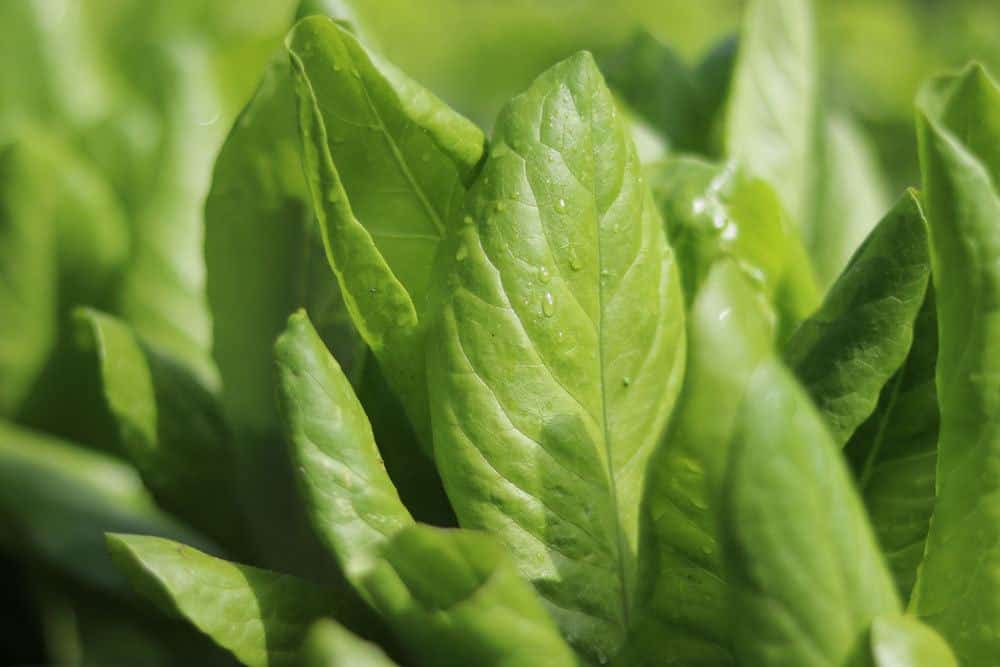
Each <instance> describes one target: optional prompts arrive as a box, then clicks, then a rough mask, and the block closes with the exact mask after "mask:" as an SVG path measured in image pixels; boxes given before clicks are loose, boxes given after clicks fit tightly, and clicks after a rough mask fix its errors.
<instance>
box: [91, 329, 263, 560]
mask: <svg viewBox="0 0 1000 667" xmlns="http://www.w3.org/2000/svg"><path fill="white" fill-rule="evenodd" d="M76 319H77V325H78V328H79V329H80V331H81V334H82V335H83V336H84V337H85V338H86V339H87V340H88V342H89V345H90V346H91V347H92V348H93V354H95V356H96V357H97V360H98V365H99V370H100V382H101V388H102V391H103V395H104V400H105V401H106V403H107V407H108V410H109V411H110V412H111V415H112V417H113V418H114V419H115V421H116V423H117V427H118V433H119V440H120V442H121V445H122V448H123V449H124V452H125V454H126V456H127V457H128V458H129V460H131V461H132V463H133V464H134V465H135V466H136V468H137V469H138V470H139V473H140V474H141V475H142V478H143V481H144V482H145V483H146V484H147V485H148V486H149V488H150V489H151V490H152V491H153V493H154V494H155V495H156V497H157V499H158V500H159V501H160V503H161V504H162V505H163V506H164V507H165V508H166V509H168V510H169V511H171V512H173V513H175V514H177V515H178V516H180V517H182V518H183V519H185V520H186V521H188V522H189V523H190V524H191V525H192V526H195V527H196V528H198V529H199V530H202V531H203V532H205V533H206V534H207V535H210V536H211V537H213V538H215V539H216V540H218V541H219V542H220V543H221V544H223V545H225V546H227V547H230V548H233V549H239V548H240V547H241V546H244V545H245V544H246V541H247V536H246V528H245V526H244V525H243V516H242V509H241V507H240V505H239V503H238V502H237V500H236V498H235V496H234V494H233V491H234V490H235V489H233V488H232V487H233V486H234V484H233V482H234V480H235V466H234V465H233V460H232V452H231V450H230V439H229V432H228V430H227V429H226V426H225V424H224V422H223V419H222V415H221V413H220V408H219V406H218V405H217V403H216V400H215V398H214V397H213V396H212V395H211V394H209V393H208V392H207V390H206V389H205V388H204V387H202V386H201V385H200V384H199V383H198V380H197V379H196V378H195V377H194V376H192V375H191V373H190V372H189V371H188V370H187V369H186V368H184V367H183V366H181V365H180V364H178V363H177V361H176V360H174V359H172V358H170V357H169V356H166V355H163V354H160V353H158V352H156V351H155V350H153V349H151V348H149V347H148V346H146V345H143V344H142V343H141V342H140V341H139V340H138V339H137V338H136V336H135V334H134V333H133V332H132V330H131V329H130V328H129V327H128V326H127V325H125V324H124V323H122V322H120V321H118V320H116V319H115V318H113V317H110V316H108V315H103V314H101V313H98V312H97V311H93V310H81V311H77V313H76ZM193 461H197V465H192V462H193Z"/></svg>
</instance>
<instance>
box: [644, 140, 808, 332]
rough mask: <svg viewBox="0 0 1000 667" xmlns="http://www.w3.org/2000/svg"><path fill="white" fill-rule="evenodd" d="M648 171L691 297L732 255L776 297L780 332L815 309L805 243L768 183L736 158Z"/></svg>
mask: <svg viewBox="0 0 1000 667" xmlns="http://www.w3.org/2000/svg"><path fill="white" fill-rule="evenodd" d="M647 173H648V174H649V180H650V187H651V188H652V191H653V196H654V198H655V199H656V203H657V205H658V206H659V208H660V212H661V213H662V214H663V219H664V220H665V221H666V224H667V236H668V237H669V238H670V243H671V245H672V246H673V248H674V251H675V252H676V253H677V258H678V262H679V265H680V273H681V281H682V283H683V286H684V295H685V297H686V299H687V301H688V303H690V302H691V300H692V299H694V296H695V294H696V293H697V291H698V289H699V288H700V287H701V284H702V282H703V281H704V280H705V276H706V275H708V272H709V271H710V270H711V268H712V266H713V265H714V264H715V262H717V261H718V260H719V259H720V258H723V257H731V258H733V259H735V260H736V261H737V262H738V263H739V264H740V265H741V266H742V267H744V269H745V270H746V271H747V273H748V274H749V275H750V276H752V277H753V278H754V280H755V281H756V282H758V283H759V284H760V287H761V289H762V290H763V291H764V293H765V294H766V295H767V296H768V298H769V299H770V300H771V301H772V302H774V303H775V305H776V307H777V310H778V315H779V317H780V320H781V321H780V323H779V329H780V330H782V331H785V330H789V329H791V328H793V327H794V325H795V324H797V323H798V322H799V321H800V320H802V319H803V318H804V317H805V316H806V315H808V314H809V313H811V312H812V311H813V309H814V308H815V307H816V305H817V304H818V303H819V291H818V290H817V288H816V284H815V279H814V277H813V273H812V269H811V268H810V266H809V260H808V256H807V254H806V250H805V247H804V246H803V245H802V242H801V240H800V239H799V235H798V232H797V231H796V230H794V229H793V228H791V227H790V225H789V224H788V219H787V216H786V215H785V214H784V212H783V210H782V207H781V203H780V202H779V201H778V198H777V195H776V194H775V193H774V190H772V189H771V187H770V186H769V185H767V184H766V183H764V182H763V181H761V180H759V179H756V178H750V177H747V175H746V173H745V172H744V171H742V170H740V169H738V168H737V167H736V165H734V164H729V165H726V166H724V167H722V166H718V165H714V164H712V163H709V162H704V161H702V160H699V159H693V158H675V159H670V160H666V161H664V162H662V163H661V164H659V165H655V166H651V167H649V168H648V169H647Z"/></svg>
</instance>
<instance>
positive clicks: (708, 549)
mask: <svg viewBox="0 0 1000 667" xmlns="http://www.w3.org/2000/svg"><path fill="white" fill-rule="evenodd" d="M701 553H703V554H705V555H706V556H711V555H712V547H710V546H708V545H705V546H703V547H702V548H701Z"/></svg>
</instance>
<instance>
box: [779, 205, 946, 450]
mask: <svg viewBox="0 0 1000 667" xmlns="http://www.w3.org/2000/svg"><path fill="white" fill-rule="evenodd" d="M930 271H931V267H930V256H929V251H928V247H927V228H926V224H925V222H924V218H923V214H922V213H921V210H920V203H919V202H918V200H917V196H916V193H914V192H909V193H907V194H905V195H903V197H902V199H900V200H899V202H898V203H897V204H896V206H895V207H894V208H893V209H892V211H890V212H889V213H888V214H887V215H886V217H885V218H884V219H883V220H882V222H880V223H879V225H878V226H877V227H876V228H875V229H874V231H872V233H871V234H870V235H869V237H868V238H867V239H866V240H865V242H864V244H863V245H862V246H861V247H860V248H859V249H858V251H857V253H855V255H854V257H852V258H851V262H850V263H849V264H848V265H847V267H846V268H845V269H844V272H843V273H842V274H841V276H840V277H839V278H838V279H837V282H836V283H835V284H834V285H833V287H832V288H831V289H830V291H829V293H828V294H827V296H826V299H825V300H824V301H823V305H822V306H821V307H820V308H819V310H818V311H816V313H815V314H813V315H812V316H811V317H810V318H809V319H807V320H806V321H805V322H803V323H802V324H801V325H800V326H799V328H798V330H796V332H795V333H794V334H793V335H792V337H791V339H789V341H788V343H787V344H786V346H785V359H786V360H787V362H788V365H789V367H790V368H791V369H792V370H793V371H794V372H795V374H796V376H797V377H798V378H799V381H800V382H802V384H803V386H804V387H805V389H806V391H807V392H809V395H810V396H812V399H813V401H815V403H816V405H817V407H818V408H819V410H820V413H821V414H822V415H823V418H824V419H825V420H826V423H827V426H828V427H829V429H830V433H831V435H832V436H833V440H834V442H835V443H836V444H837V445H838V446H843V445H844V444H845V443H847V441H848V440H849V439H850V437H851V435H852V434H853V433H854V431H855V430H856V429H857V428H858V426H860V425H861V424H862V422H864V421H865V420H866V419H867V418H868V417H869V416H870V415H871V414H872V412H873V411H874V410H875V406H876V404H877V402H878V399H879V394H880V393H881V391H882V388H883V387H885V385H886V383H888V381H889V379H890V378H891V377H892V376H893V375H894V374H895V373H896V371H897V370H898V369H899V367H900V366H901V365H902V363H903V361H904V360H905V359H906V355H907V353H908V352H909V350H910V345H911V343H912V342H913V323H914V321H915V320H916V318H917V313H918V312H919V311H920V306H921V305H922V304H923V302H924V294H925V293H926V292H927V284H928V280H929V279H930Z"/></svg>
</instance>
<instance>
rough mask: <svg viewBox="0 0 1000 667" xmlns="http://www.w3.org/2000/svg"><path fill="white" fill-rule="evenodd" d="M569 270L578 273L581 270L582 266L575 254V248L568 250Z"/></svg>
mask: <svg viewBox="0 0 1000 667" xmlns="http://www.w3.org/2000/svg"><path fill="white" fill-rule="evenodd" d="M569 268H571V269H573V270H574V271H579V270H580V269H582V268H583V264H582V263H581V262H580V257H579V255H577V254H576V249H575V248H570V249H569Z"/></svg>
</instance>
